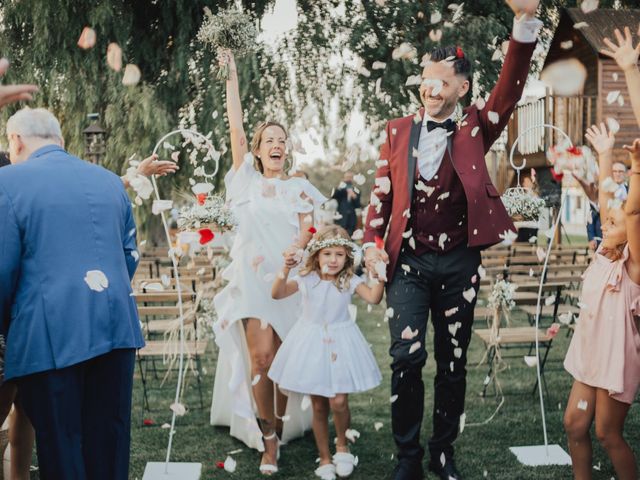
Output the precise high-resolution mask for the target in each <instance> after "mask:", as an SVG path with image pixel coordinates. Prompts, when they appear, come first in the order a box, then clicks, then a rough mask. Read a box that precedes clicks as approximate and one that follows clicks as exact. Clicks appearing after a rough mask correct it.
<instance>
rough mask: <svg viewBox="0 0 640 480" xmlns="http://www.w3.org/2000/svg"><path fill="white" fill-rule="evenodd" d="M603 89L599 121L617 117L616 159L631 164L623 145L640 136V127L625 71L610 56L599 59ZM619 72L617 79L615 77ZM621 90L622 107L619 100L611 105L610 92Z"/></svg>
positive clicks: (599, 106)
mask: <svg viewBox="0 0 640 480" xmlns="http://www.w3.org/2000/svg"><path fill="white" fill-rule="evenodd" d="M599 72H600V75H599V76H600V83H601V91H600V96H599V98H598V121H599V122H606V119H607V117H611V118H615V119H616V120H617V121H618V123H619V124H620V131H619V132H618V134H617V135H616V150H615V159H616V160H619V161H623V162H625V163H626V164H627V165H628V164H629V159H628V154H627V152H625V151H624V150H623V149H622V146H623V145H625V144H626V145H630V144H631V143H632V142H633V140H634V139H635V138H638V137H640V128H638V124H637V123H636V119H635V117H634V116H633V110H632V108H631V102H630V100H629V91H628V89H627V84H626V82H625V78H624V73H622V70H620V68H618V65H616V62H615V61H614V60H613V59H610V58H602V59H600V61H599ZM614 74H617V80H616V79H614ZM615 90H619V91H620V94H621V95H622V97H623V98H624V105H623V106H622V107H621V106H620V105H619V104H618V102H614V103H612V104H611V105H609V104H608V103H607V95H608V94H609V92H612V91H615Z"/></svg>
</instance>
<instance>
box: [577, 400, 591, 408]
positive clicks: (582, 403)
mask: <svg viewBox="0 0 640 480" xmlns="http://www.w3.org/2000/svg"><path fill="white" fill-rule="evenodd" d="M588 406H589V402H587V401H586V400H580V401H579V402H578V408H579V409H580V410H586V409H587V407H588Z"/></svg>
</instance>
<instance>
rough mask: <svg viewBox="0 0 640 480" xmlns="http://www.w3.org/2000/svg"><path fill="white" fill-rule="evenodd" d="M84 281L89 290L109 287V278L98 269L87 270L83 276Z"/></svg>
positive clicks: (100, 290)
mask: <svg viewBox="0 0 640 480" xmlns="http://www.w3.org/2000/svg"><path fill="white" fill-rule="evenodd" d="M84 281H85V282H86V283H87V285H89V288H90V289H91V290H94V291H96V292H102V291H103V290H104V289H105V288H109V280H108V279H107V276H106V275H105V274H104V273H103V272H102V271H100V270H89V271H88V272H87V273H86V275H85V277H84Z"/></svg>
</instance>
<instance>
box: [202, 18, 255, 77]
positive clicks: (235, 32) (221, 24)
mask: <svg viewBox="0 0 640 480" xmlns="http://www.w3.org/2000/svg"><path fill="white" fill-rule="evenodd" d="M204 13H205V19H204V21H203V22H202V25H201V26H200V30H199V31H198V34H197V39H198V40H199V41H200V42H202V43H204V44H206V45H209V46H210V47H211V48H212V49H213V50H214V51H216V52H217V53H218V55H222V54H223V52H224V51H226V50H231V51H232V52H233V54H234V55H235V56H242V55H246V54H247V53H250V52H252V51H253V50H255V48H256V37H257V36H258V30H257V28H256V19H255V18H254V17H253V15H251V14H250V13H248V12H245V11H241V10H238V9H236V8H228V9H225V10H220V11H219V12H218V13H216V14H215V15H214V14H213V13H212V12H211V10H209V9H208V8H207V7H205V9H204ZM228 77H229V71H228V68H227V66H226V64H224V65H223V66H222V67H221V68H220V70H219V71H218V78H220V79H224V80H226V79H227V78H228Z"/></svg>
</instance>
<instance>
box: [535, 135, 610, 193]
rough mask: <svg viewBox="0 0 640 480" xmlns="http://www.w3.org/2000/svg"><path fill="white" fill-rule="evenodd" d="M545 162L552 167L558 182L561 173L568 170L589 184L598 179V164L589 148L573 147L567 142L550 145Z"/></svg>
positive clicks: (584, 146)
mask: <svg viewBox="0 0 640 480" xmlns="http://www.w3.org/2000/svg"><path fill="white" fill-rule="evenodd" d="M547 160H548V161H549V163H550V164H551V165H552V166H553V172H552V173H553V174H554V178H556V179H557V180H560V179H561V178H562V172H563V171H565V170H568V171H570V172H572V173H574V174H575V175H577V176H579V177H580V178H583V179H585V180H586V181H587V182H589V183H593V182H595V181H596V179H597V178H598V163H597V162H596V158H595V156H594V155H593V152H592V151H591V149H590V148H589V147H587V146H586V145H583V146H581V147H578V146H573V145H571V143H570V142H569V141H568V140H563V141H562V142H560V143H559V144H557V145H552V146H551V147H550V148H549V150H548V151H547Z"/></svg>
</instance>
